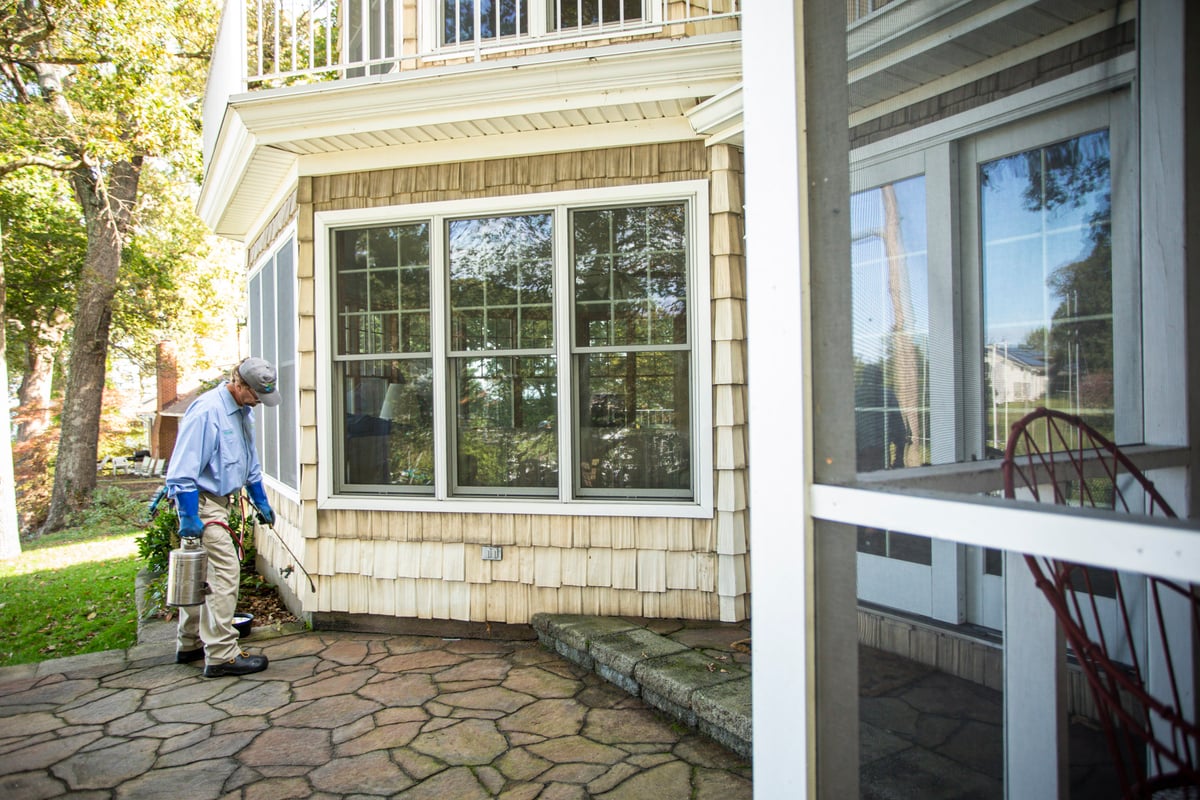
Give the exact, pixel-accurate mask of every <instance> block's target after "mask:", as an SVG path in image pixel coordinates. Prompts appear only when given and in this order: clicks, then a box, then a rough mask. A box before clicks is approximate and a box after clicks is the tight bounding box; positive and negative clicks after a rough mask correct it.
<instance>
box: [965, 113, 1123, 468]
mask: <svg viewBox="0 0 1200 800" xmlns="http://www.w3.org/2000/svg"><path fill="white" fill-rule="evenodd" d="M979 175H980V178H979V185H980V210H981V217H982V241H983V253H982V257H983V302H984V353H983V361H984V379H985V381H986V387H987V388H986V390H985V396H984V401H985V403H986V406H985V408H984V416H985V431H986V437H987V439H986V443H987V445H988V447H989V451H990V452H991V453H992V454H995V455H998V454H1000V453H1001V452H1003V450H1004V447H1005V445H1006V443H1007V437H1008V427H1009V424H1010V423H1011V422H1013V421H1015V420H1017V419H1019V418H1020V417H1021V416H1023V415H1024V414H1025V413H1026V412H1028V411H1029V410H1030V409H1032V408H1034V407H1036V406H1039V405H1046V406H1049V407H1052V408H1057V409H1060V410H1063V411H1068V412H1071V413H1075V414H1079V415H1081V416H1083V417H1084V418H1085V419H1086V420H1087V421H1088V422H1089V423H1090V424H1091V425H1092V426H1094V427H1095V428H1096V429H1097V430H1099V431H1100V432H1101V433H1104V434H1105V435H1107V436H1111V435H1112V433H1113V302H1112V241H1111V238H1112V225H1111V200H1112V182H1111V179H1110V175H1109V148H1108V132H1107V131H1098V132H1096V133H1090V134H1087V135H1085V136H1080V137H1078V138H1075V139H1071V140H1068V141H1065V142H1061V143H1059V144H1055V145H1051V146H1049V147H1041V148H1037V149H1034V150H1029V151H1027V152H1024V153H1019V154H1017V155H1013V156H1008V157H1006V158H1001V159H997V160H995V161H991V162H988V163H986V164H982V165H980V168H979Z"/></svg>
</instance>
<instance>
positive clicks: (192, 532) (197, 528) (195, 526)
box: [175, 492, 204, 539]
mask: <svg viewBox="0 0 1200 800" xmlns="http://www.w3.org/2000/svg"><path fill="white" fill-rule="evenodd" d="M175 508H176V509H177V510H178V511H179V537H180V538H181V539H195V538H196V537H198V536H200V534H202V533H204V523H203V522H201V521H200V493H199V492H180V493H179V494H177V495H175Z"/></svg>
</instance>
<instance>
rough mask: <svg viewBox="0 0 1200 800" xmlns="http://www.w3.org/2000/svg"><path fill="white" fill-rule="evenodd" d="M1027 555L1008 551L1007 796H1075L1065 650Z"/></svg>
mask: <svg viewBox="0 0 1200 800" xmlns="http://www.w3.org/2000/svg"><path fill="white" fill-rule="evenodd" d="M1063 648H1064V642H1063V635H1062V630H1061V629H1060V628H1059V627H1058V620H1057V619H1055V617H1054V611H1053V609H1051V607H1050V604H1049V603H1048V602H1046V598H1045V597H1044V596H1043V595H1042V593H1041V591H1040V590H1039V589H1038V588H1037V586H1035V585H1034V583H1033V574H1032V573H1031V572H1030V571H1029V567H1028V566H1026V564H1025V556H1023V555H1022V554H1020V553H1016V552H1012V551H1006V552H1005V553H1004V795H1005V797H1009V798H1012V799H1013V800H1059V798H1062V799H1063V800H1065V798H1067V797H1069V796H1070V782H1069V780H1068V778H1069V777H1070V774H1069V770H1068V768H1067V700H1066V668H1067V667H1066V651H1065V650H1064V649H1063Z"/></svg>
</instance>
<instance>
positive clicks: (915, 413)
mask: <svg viewBox="0 0 1200 800" xmlns="http://www.w3.org/2000/svg"><path fill="white" fill-rule="evenodd" d="M880 191H881V193H882V195H883V210H884V228H883V248H884V253H885V254H886V255H887V262H888V294H889V296H890V297H891V301H892V319H893V323H892V353H893V363H894V364H895V370H896V377H895V380H896V398H897V400H899V402H900V413H901V414H902V415H903V416H904V422H905V423H906V424H907V426H908V435H909V440H910V442H911V444H910V445H909V446H908V447H906V448H904V466H906V467H919V466H921V463H922V461H923V459H924V455H923V453H922V452H921V450H920V448H919V446H917V445H918V443H919V442H920V441H921V439H922V438H923V436H924V432H923V431H922V430H921V410H920V405H919V403H920V401H921V393H920V388H921V376H920V370H919V364H918V357H917V348H916V346H915V345H914V344H913V340H912V334H911V333H910V332H909V330H908V321H909V319H910V318H911V317H912V299H911V298H910V297H909V286H908V255H907V252H906V250H905V247H904V237H903V236H902V235H901V233H900V207H899V205H898V204H897V202H896V189H895V187H894V186H892V185H891V184H888V185H887V186H884V187H882V189H881V190H880Z"/></svg>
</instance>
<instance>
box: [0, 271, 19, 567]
mask: <svg viewBox="0 0 1200 800" xmlns="http://www.w3.org/2000/svg"><path fill="white" fill-rule="evenodd" d="M4 303H5V294H4V265H3V262H0V386H3V387H7V386H8V359H7V357H6V353H5V347H6V346H7V344H8V342H7V338H8V333H7V330H6V326H5V325H4V320H5V318H6V317H5V315H4ZM0 409H3V411H4V427H3V428H2V429H0V558H13V557H15V556H18V555H20V554H21V528H20V526H19V525H18V524H17V481H16V477H15V475H14V474H13V459H12V438H11V437H10V436H9V421H8V420H9V413H8V392H7V391H6V392H5V393H4V402H3V403H0Z"/></svg>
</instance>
